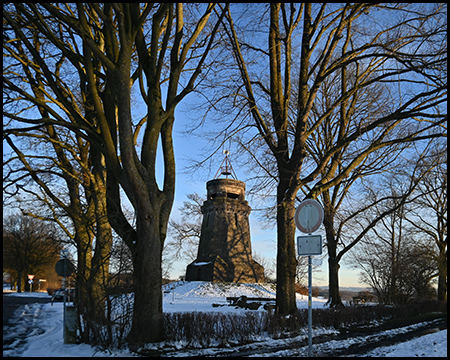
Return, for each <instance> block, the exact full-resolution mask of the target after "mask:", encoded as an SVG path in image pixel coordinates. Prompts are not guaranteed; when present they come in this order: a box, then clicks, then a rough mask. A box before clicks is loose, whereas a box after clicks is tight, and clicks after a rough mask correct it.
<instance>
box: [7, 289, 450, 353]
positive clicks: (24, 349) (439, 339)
mask: <svg viewBox="0 0 450 360" xmlns="http://www.w3.org/2000/svg"><path fill="white" fill-rule="evenodd" d="M164 290H165V292H164V303H163V308H164V312H191V311H202V312H206V311H208V312H211V311H215V312H244V311H252V310H244V309H235V308H234V307H231V306H219V307H212V305H211V304H213V303H215V304H222V305H226V304H227V302H226V297H227V296H241V295H246V296H249V297H273V298H275V291H274V289H273V288H272V286H271V285H257V284H240V285H233V286H232V285H229V284H218V283H208V282H185V283H181V282H178V283H171V284H168V285H166V286H165V287H164ZM10 296H34V297H36V296H40V297H49V295H47V294H46V293H32V294H29V293H22V294H17V293H11V294H10ZM325 303H326V300H324V299H318V298H313V301H312V307H313V308H322V307H324V306H325ZM297 306H298V308H299V309H302V308H307V307H308V297H307V296H302V295H298V296H297ZM257 311H264V310H262V307H261V308H260V310H257ZM17 312H18V313H17V319H18V322H17V323H16V324H15V325H14V326H13V327H11V328H9V329H7V331H6V332H5V329H4V330H3V337H4V339H15V338H18V339H19V338H20V334H21V333H23V332H24V331H25V329H27V328H30V327H31V328H32V329H33V331H31V333H30V334H29V335H28V336H27V338H26V340H25V341H23V340H22V341H19V340H17V342H16V343H14V342H13V344H11V345H9V346H8V347H7V348H6V349H3V356H4V357H5V356H20V357H28V356H30V357H66V356H67V357H90V356H98V357H106V356H108V357H111V356H135V355H134V354H132V353H130V352H129V351H127V350H113V351H111V352H109V351H107V352H102V351H98V350H96V349H95V348H93V347H91V346H89V345H86V344H78V345H72V344H64V341H63V304H62V303H61V302H57V303H54V304H53V305H51V304H38V303H34V304H32V305H29V306H25V307H22V308H20V309H18V310H17ZM21 314H25V315H26V316H20V315H21ZM333 331H335V330H334V329H333V330H332V329H314V331H313V335H319V334H322V333H323V334H326V333H333ZM391 331H393V332H396V331H402V330H401V329H396V330H391ZM393 335H394V334H393ZM305 336H307V330H306V329H305V333H304V335H301V337H302V338H305ZM299 340H301V339H300V337H298V338H293V339H289V340H286V339H279V340H274V339H271V338H269V337H267V338H266V339H261V341H259V342H257V343H255V344H251V345H249V346H247V347H246V349H248V350H250V351H252V349H255V353H257V350H258V348H263V347H264V348H267V347H275V346H278V345H282V344H286V343H287V341H289V343H292V344H295V343H296V342H297V343H298V341H299ZM352 341H358V340H355V339H354V338H353V339H352V340H350V339H349V340H340V341H329V342H327V343H326V347H327V350H329V349H332V348H333V346H335V347H336V348H344V347H346V346H347V345H348V346H350V345H351V343H352ZM162 346H163V344H160V345H159V346H158V345H156V348H158V347H162ZM324 346H325V345H323V344H317V345H316V344H314V345H313V349H312V350H313V355H314V354H315V353H320V352H321V351H323V347H324ZM232 351H233V349H232V348H228V349H224V348H223V347H222V348H217V349H215V348H209V349H198V350H186V351H185V352H183V350H180V351H178V352H176V353H173V355H176V356H183V355H185V356H188V355H207V356H211V355H215V354H217V353H220V354H224V352H225V353H226V352H228V353H230V352H232ZM255 355H256V356H261V354H255ZM263 355H264V356H270V357H272V356H306V355H307V347H302V348H299V347H296V348H294V345H293V348H292V349H289V350H285V349H284V350H279V351H276V350H275V349H274V351H273V352H270V353H266V352H264V354H263ZM363 356H375V357H381V356H383V357H384V356H395V357H397V356H405V357H410V356H428V357H441V356H442V357H447V330H442V331H439V332H436V333H432V334H427V335H424V336H421V337H419V338H415V339H413V340H411V341H407V342H404V343H400V344H397V345H393V346H389V347H383V348H378V349H376V350H374V351H371V352H370V353H367V354H365V355H363Z"/></svg>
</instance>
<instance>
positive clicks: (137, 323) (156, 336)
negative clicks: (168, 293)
mask: <svg viewBox="0 0 450 360" xmlns="http://www.w3.org/2000/svg"><path fill="white" fill-rule="evenodd" d="M139 220H140V221H139ZM159 232H160V231H159V221H157V219H145V218H143V216H140V217H138V230H137V234H136V240H137V244H136V245H137V246H136V247H135V250H134V251H133V265H134V273H133V282H134V283H133V286H134V306H133V324H132V328H131V331H130V333H129V335H128V339H127V340H128V343H129V344H130V345H131V346H133V345H142V344H145V343H152V342H160V341H162V340H164V326H163V312H162V288H161V286H162V270H161V259H162V256H161V254H162V246H161V242H160V235H159Z"/></svg>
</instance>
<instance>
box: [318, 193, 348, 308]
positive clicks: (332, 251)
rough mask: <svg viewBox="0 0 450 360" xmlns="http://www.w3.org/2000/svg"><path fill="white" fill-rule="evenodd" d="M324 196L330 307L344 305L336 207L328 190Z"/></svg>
mask: <svg viewBox="0 0 450 360" xmlns="http://www.w3.org/2000/svg"><path fill="white" fill-rule="evenodd" d="M322 197H323V215H324V216H323V225H324V227H325V234H326V240H327V250H328V293H329V295H328V296H329V299H328V304H329V306H330V307H336V306H343V304H342V301H341V295H340V294H339V268H340V265H339V259H338V257H337V240H336V234H335V232H334V207H333V205H332V203H331V201H330V196H329V193H328V192H324V193H323V194H322Z"/></svg>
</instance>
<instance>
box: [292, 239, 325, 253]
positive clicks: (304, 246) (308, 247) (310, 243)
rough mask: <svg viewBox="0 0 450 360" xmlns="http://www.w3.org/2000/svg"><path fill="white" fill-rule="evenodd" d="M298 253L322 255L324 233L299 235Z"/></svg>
mask: <svg viewBox="0 0 450 360" xmlns="http://www.w3.org/2000/svg"><path fill="white" fill-rule="evenodd" d="M297 253H298V255H322V235H305V236H297Z"/></svg>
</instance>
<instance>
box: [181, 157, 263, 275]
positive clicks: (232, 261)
mask: <svg viewBox="0 0 450 360" xmlns="http://www.w3.org/2000/svg"><path fill="white" fill-rule="evenodd" d="M225 155H226V156H225V159H224V161H223V162H222V165H223V164H224V163H225V166H222V165H221V166H220V168H219V171H218V173H217V174H216V177H215V179H214V180H210V181H208V182H207V183H206V189H207V194H208V195H207V200H206V201H205V202H204V203H203V206H202V213H203V222H202V229H201V235H200V243H199V247H198V254H197V259H196V260H195V261H194V262H192V263H191V264H189V265H188V267H187V270H186V281H225V282H243V283H255V282H264V281H265V280H264V268H263V267H262V266H261V265H260V264H258V263H257V262H256V261H255V260H253V257H252V247H251V241H250V224H249V220H248V216H249V215H250V211H251V207H250V206H249V205H248V202H247V201H246V200H245V183H244V182H243V181H239V180H237V179H236V175H235V174H234V171H233V169H232V167H231V164H230V161H229V159H228V152H225ZM220 175H225V176H226V178H225V179H224V178H218V177H219V176H220ZM229 176H232V177H234V178H233V179H229V178H228V177H229Z"/></svg>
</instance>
